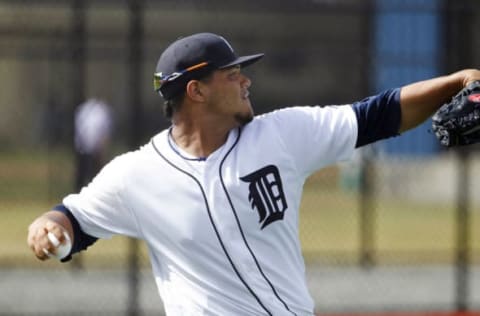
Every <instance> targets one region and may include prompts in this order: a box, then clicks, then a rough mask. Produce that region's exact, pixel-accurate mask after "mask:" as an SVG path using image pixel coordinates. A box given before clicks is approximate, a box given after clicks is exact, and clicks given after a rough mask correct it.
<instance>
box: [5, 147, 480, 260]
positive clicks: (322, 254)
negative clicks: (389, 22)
mask: <svg viewBox="0 0 480 316" xmlns="http://www.w3.org/2000/svg"><path fill="white" fill-rule="evenodd" d="M69 157H70V156H69V155H68V152H65V151H59V152H57V153H55V154H53V155H49V156H47V155H45V153H37V154H25V153H16V154H9V155H3V156H2V155H0V212H1V215H2V217H1V218H2V220H1V221H0V249H1V250H2V251H1V253H0V266H17V267H18V266H36V267H40V265H39V264H38V262H37V260H36V259H35V258H34V257H33V256H32V254H31V253H30V250H29V249H28V248H27V245H26V236H27V227H28V225H29V224H30V223H31V222H32V220H33V219H35V218H36V217H37V216H38V215H40V214H41V213H43V212H45V211H47V210H48V209H49V208H50V207H51V206H52V205H54V204H55V203H57V202H58V201H60V199H61V197H62V196H63V195H64V194H66V193H68V192H70V191H71V183H72V182H71V181H72V178H73V177H72V174H73V167H72V163H71V159H69ZM337 180H338V172H337V170H336V169H335V168H331V169H327V170H325V171H322V172H320V173H319V174H317V175H315V176H313V177H311V178H310V179H309V181H307V184H306V186H305V192H304V198H303V200H302V205H301V216H300V226H301V234H300V238H301V242H302V247H303V250H304V253H305V255H306V258H307V260H322V261H331V262H339V263H341V262H346V263H348V262H350V263H351V262H356V261H357V260H358V257H359V247H360V238H359V236H360V229H359V227H360V217H359V204H358V195H357V194H356V193H355V192H345V191H342V190H340V189H339V188H338V185H337ZM373 210H374V214H375V216H374V219H375V220H374V226H373V228H374V231H375V239H374V245H375V248H376V249H377V252H376V256H375V258H376V259H377V260H378V261H379V262H380V263H389V262H393V263H395V262H404V263H432V262H433V263H438V262H451V261H452V260H453V258H454V257H453V254H454V249H455V238H456V236H455V209H454V207H453V206H451V205H435V204H425V203H415V202H412V201H401V200H387V199H382V200H376V201H375V203H374V204H373ZM471 217H472V218H471V219H472V221H471V223H470V227H471V229H472V235H471V241H472V247H473V248H474V249H475V250H476V252H475V257H474V259H475V261H476V262H479V261H480V254H479V252H480V210H478V209H475V210H472V212H471ZM128 249H129V242H128V240H127V239H126V238H123V237H114V238H112V239H111V240H102V241H99V242H98V243H97V244H96V245H95V246H94V247H92V248H91V249H89V250H88V251H87V252H85V253H84V254H83V255H82V260H83V261H84V262H85V264H88V265H95V266H99V267H101V266H109V265H111V264H112V262H114V265H115V266H120V265H124V264H125V263H126V261H127V253H128ZM141 254H142V256H141V257H142V264H143V265H145V266H147V265H148V259H147V252H146V249H145V246H144V245H143V244H142V246H141ZM112 258H114V260H112ZM41 266H42V267H50V266H56V267H59V266H60V264H59V263H57V262H50V263H47V264H42V265H41Z"/></svg>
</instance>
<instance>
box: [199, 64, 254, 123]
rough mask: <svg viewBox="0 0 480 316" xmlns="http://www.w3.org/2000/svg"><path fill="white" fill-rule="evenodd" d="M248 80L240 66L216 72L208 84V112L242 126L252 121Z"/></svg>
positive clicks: (249, 82) (249, 83)
mask: <svg viewBox="0 0 480 316" xmlns="http://www.w3.org/2000/svg"><path fill="white" fill-rule="evenodd" d="M250 85H251V81H250V79H249V78H248V77H247V76H245V75H244V74H243V73H242V72H241V70H240V66H235V67H231V68H227V69H221V70H217V71H215V72H214V73H213V76H212V79H211V81H210V83H209V91H210V93H209V98H208V101H209V102H208V106H209V110H211V111H215V113H216V114H219V115H221V116H224V117H225V119H229V120H230V119H231V120H233V121H234V122H235V123H236V124H238V125H244V124H247V123H248V122H250V121H251V120H252V119H253V110H252V105H251V103H250V99H249V91H248V88H249V87H250Z"/></svg>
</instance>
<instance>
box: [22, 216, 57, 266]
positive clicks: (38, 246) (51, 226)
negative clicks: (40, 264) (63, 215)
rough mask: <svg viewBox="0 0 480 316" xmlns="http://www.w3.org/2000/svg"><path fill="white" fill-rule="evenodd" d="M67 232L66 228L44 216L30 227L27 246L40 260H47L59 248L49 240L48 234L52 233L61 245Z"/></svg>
mask: <svg viewBox="0 0 480 316" xmlns="http://www.w3.org/2000/svg"><path fill="white" fill-rule="evenodd" d="M65 231H66V229H65V227H63V226H62V225H60V224H59V223H57V222H56V221H53V220H52V219H50V218H49V217H48V216H45V215H42V216H40V217H38V218H37V219H36V220H34V221H33V222H32V224H30V226H29V227H28V237H27V244H28V246H29V247H30V249H32V251H33V253H34V255H35V256H36V257H37V258H38V259H40V260H42V261H43V260H47V259H49V258H50V255H51V254H54V253H55V251H56V246H58V243H57V245H54V244H53V243H52V241H51V240H50V239H49V238H48V233H49V232H51V233H52V234H53V235H54V236H55V237H56V238H57V240H58V242H59V243H60V244H61V243H63V242H64V240H65V236H64V232H65Z"/></svg>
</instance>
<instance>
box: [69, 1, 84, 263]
mask: <svg viewBox="0 0 480 316" xmlns="http://www.w3.org/2000/svg"><path fill="white" fill-rule="evenodd" d="M85 11H86V7H85V1H83V0H74V1H73V3H72V30H71V35H70V49H71V56H70V58H71V60H70V62H71V68H72V69H71V72H72V74H71V78H72V86H71V87H72V105H71V106H70V107H69V109H71V112H70V121H71V122H72V124H70V126H71V127H70V129H69V133H68V134H69V139H70V147H71V149H72V151H73V155H74V159H75V160H74V161H75V166H76V165H77V164H78V160H79V154H80V153H79V152H78V151H77V150H75V147H74V146H75V145H74V143H73V139H74V137H73V135H74V129H73V126H75V109H76V108H77V106H79V105H80V104H81V103H82V102H83V101H84V100H85V78H86V76H85V60H86V54H85V51H86V50H85V44H86V31H85V14H86V12H85ZM77 172H78V170H77V167H75V174H74V178H76V177H77V176H78V175H77ZM74 190H75V191H77V190H79V188H78V187H76V181H75V188H74ZM71 267H72V268H74V269H83V260H82V254H77V255H76V256H75V257H74V259H73V260H72V262H71Z"/></svg>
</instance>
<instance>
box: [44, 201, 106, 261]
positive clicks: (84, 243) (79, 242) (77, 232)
mask: <svg viewBox="0 0 480 316" xmlns="http://www.w3.org/2000/svg"><path fill="white" fill-rule="evenodd" d="M52 211H57V212H60V213H63V214H65V215H66V216H67V217H68V219H69V220H70V223H71V225H72V229H73V236H74V238H73V245H72V250H71V251H70V253H69V254H68V256H66V257H65V258H63V259H61V260H60V261H61V262H67V261H70V260H72V255H73V254H75V253H77V252H80V251H82V250H85V249H87V248H88V247H90V246H91V245H93V244H94V243H95V242H96V241H97V240H98V238H96V237H93V236H90V235H89V234H87V233H85V232H84V231H83V230H82V229H81V228H80V224H79V223H78V221H77V219H76V218H75V216H73V214H72V212H71V211H70V210H69V209H68V208H67V207H66V206H65V205H63V204H58V205H56V206H55V207H53V208H52Z"/></svg>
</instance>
